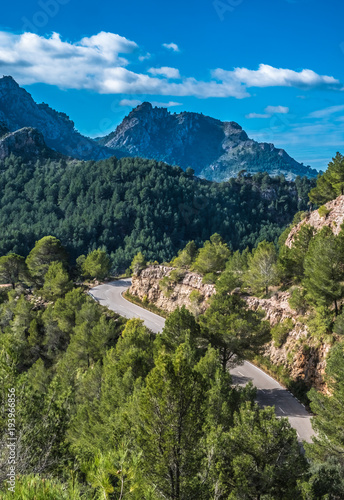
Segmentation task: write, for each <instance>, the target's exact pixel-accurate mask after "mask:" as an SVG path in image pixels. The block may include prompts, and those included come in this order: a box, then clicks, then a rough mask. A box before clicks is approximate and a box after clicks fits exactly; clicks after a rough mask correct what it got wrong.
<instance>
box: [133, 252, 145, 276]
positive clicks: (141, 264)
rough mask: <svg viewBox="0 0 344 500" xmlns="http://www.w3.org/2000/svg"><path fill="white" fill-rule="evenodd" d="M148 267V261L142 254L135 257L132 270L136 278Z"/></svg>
mask: <svg viewBox="0 0 344 500" xmlns="http://www.w3.org/2000/svg"><path fill="white" fill-rule="evenodd" d="M146 266H147V262H146V259H145V257H144V255H143V253H142V252H139V253H137V254H136V255H135V257H134V258H133V261H132V263H131V266H130V268H131V270H132V272H133V274H134V275H135V276H138V275H139V274H140V273H141V271H142V270H143V269H145V267H146Z"/></svg>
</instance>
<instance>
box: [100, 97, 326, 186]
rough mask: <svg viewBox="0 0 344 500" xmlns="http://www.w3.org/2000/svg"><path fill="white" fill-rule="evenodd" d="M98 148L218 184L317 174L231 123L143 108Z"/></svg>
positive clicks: (197, 114) (137, 110)
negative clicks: (241, 176) (243, 174)
mask: <svg viewBox="0 0 344 500" xmlns="http://www.w3.org/2000/svg"><path fill="white" fill-rule="evenodd" d="M98 142H99V144H101V145H104V146H107V147H110V148H114V149H116V150H119V151H121V153H122V154H123V155H129V156H142V157H145V158H150V159H155V160H159V161H165V162H166V163H169V164H171V165H179V166H180V167H182V168H183V169H186V168H187V167H192V168H193V169H194V170H195V173H196V175H199V176H201V177H205V178H207V179H209V180H215V181H222V180H227V179H228V178H230V177H233V176H235V175H236V174H237V173H238V172H239V171H241V170H243V169H245V170H247V172H249V173H255V172H262V171H266V172H268V173H269V174H270V175H278V174H284V175H285V176H286V177H287V178H288V179H293V178H295V177H296V176H297V175H301V176H304V175H306V176H308V177H316V176H317V174H318V172H317V171H316V170H314V169H312V168H310V167H306V166H304V165H302V164H300V163H298V162H297V161H295V160H294V159H293V158H291V157H290V156H289V155H288V154H287V153H286V152H285V151H284V150H283V149H277V148H275V147H274V145H273V144H267V143H258V142H256V141H254V140H252V139H249V137H248V136H247V134H246V132H245V131H244V130H243V129H242V127H241V126H240V125H238V124H237V123H236V122H222V121H220V120H217V119H215V118H211V117H209V116H205V115H203V114H199V113H190V112H182V113H179V114H176V113H173V114H172V113H170V112H169V111H168V110H167V109H166V108H158V107H154V108H153V107H152V105H151V104H150V103H148V102H144V103H143V104H141V105H139V106H137V107H136V108H135V109H133V110H132V111H131V112H130V113H129V115H128V116H127V117H126V118H124V120H123V121H122V123H121V124H120V125H119V126H118V127H117V128H116V130H115V131H114V132H112V133H111V134H109V135H108V136H106V137H103V138H100V139H98Z"/></svg>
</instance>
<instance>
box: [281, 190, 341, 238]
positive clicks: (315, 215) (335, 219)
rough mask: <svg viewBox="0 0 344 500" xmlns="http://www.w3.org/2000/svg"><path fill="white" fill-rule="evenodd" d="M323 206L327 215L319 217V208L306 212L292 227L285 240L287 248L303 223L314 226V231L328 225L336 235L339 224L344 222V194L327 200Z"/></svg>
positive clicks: (339, 227)
mask: <svg viewBox="0 0 344 500" xmlns="http://www.w3.org/2000/svg"><path fill="white" fill-rule="evenodd" d="M325 207H326V209H327V212H328V213H327V215H324V216H323V217H321V216H320V214H319V210H314V211H313V212H308V213H307V214H306V215H305V218H304V219H303V220H302V221H301V222H299V224H297V225H296V226H294V227H293V228H292V230H291V231H290V233H289V236H288V238H287V239H286V242H285V244H286V245H287V246H288V247H289V248H290V247H291V246H292V244H293V241H294V238H295V236H296V235H297V233H298V232H299V230H300V227H301V226H303V225H305V224H308V225H309V226H312V227H314V229H315V230H316V231H319V230H320V229H322V228H323V227H325V226H328V227H330V228H331V229H332V231H333V232H334V234H336V235H337V234H338V233H339V231H340V229H341V225H342V224H343V222H344V196H338V198H336V199H335V200H332V201H329V202H328V203H326V204H325Z"/></svg>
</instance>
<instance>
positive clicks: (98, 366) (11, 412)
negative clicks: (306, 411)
mask: <svg viewBox="0 0 344 500" xmlns="http://www.w3.org/2000/svg"><path fill="white" fill-rule="evenodd" d="M12 258H14V257H13V256H12ZM17 260H18V259H17ZM26 264H27V268H26V267H25V264H24V262H22V271H23V272H24V270H25V273H26V275H25V281H26V283H27V284H30V285H31V291H30V290H28V289H25V288H23V287H22V286H20V285H17V288H16V289H15V290H11V291H9V292H8V291H4V292H3V293H2V294H1V305H0V442H1V451H0V481H1V486H0V496H1V498H4V499H10V498H11V499H15V500H23V499H24V498H26V499H28V500H71V499H73V500H81V499H90V500H92V499H93V500H100V499H103V500H114V499H116V500H120V499H122V498H125V497H126V498H131V499H132V500H144V499H146V500H160V499H170V500H182V499H185V500H187V499H191V498H197V499H204V500H210V499H212V498H214V497H215V498H217V499H219V500H220V499H223V500H225V499H227V498H233V499H236V498H264V496H265V497H266V498H281V499H287V498H290V499H293V498H295V497H296V496H297V495H300V494H301V491H302V490H303V489H304V487H305V486H307V478H308V476H309V472H308V470H307V469H308V467H307V462H306V461H305V460H304V458H303V457H302V454H301V451H300V448H299V446H298V443H297V436H296V431H295V430H293V429H292V428H291V427H290V425H289V423H288V421H287V419H285V418H282V419H278V418H277V417H275V415H274V410H273V409H272V408H267V409H259V407H258V406H257V405H256V404H254V394H255V391H254V389H253V388H252V386H250V385H248V386H247V387H246V388H238V387H235V386H232V385H231V378H230V375H229V373H228V372H227V371H226V367H225V364H224V363H223V359H224V358H223V352H224V351H223V349H222V348H221V346H220V348H218V346H217V339H216V338H215V337H213V335H212V332H211V330H210V329H208V324H207V323H205V324H204V325H203V324H202V323H198V322H197V321H196V320H195V318H194V316H193V315H192V314H191V313H189V312H188V311H187V310H186V309H185V308H182V309H179V310H177V311H176V312H175V313H173V314H172V315H171V316H170V317H169V318H168V320H167V321H166V326H165V328H164V331H163V333H162V334H161V335H158V336H157V337H156V338H154V336H153V335H152V333H151V332H150V331H149V330H147V328H145V327H144V326H143V324H142V322H141V321H140V320H138V319H133V320H130V321H126V320H123V319H121V318H119V317H118V316H117V315H116V314H114V313H112V312H109V311H108V310H106V309H105V308H102V307H101V306H99V305H98V304H97V303H96V302H93V301H92V300H91V299H90V297H88V296H87V295H86V294H85V293H83V290H82V289H80V288H73V286H72V283H71V281H70V278H69V276H68V272H67V270H66V256H65V253H64V251H63V248H62V247H61V245H60V243H59V242H58V241H57V240H54V239H52V238H45V239H43V240H42V241H41V242H39V243H37V245H36V246H35V248H34V249H32V251H31V252H30V256H29V258H28V259H27V260H26ZM22 281H23V279H22ZM217 306H218V307H228V306H229V307H233V308H234V309H235V315H236V318H237V319H236V321H240V322H241V333H242V334H243V335H245V336H246V338H248V339H250V340H251V341H252V342H253V343H254V346H255V347H254V350H255V351H257V350H259V347H260V346H261V345H262V343H263V342H265V341H266V339H267V338H269V327H268V325H267V323H266V322H264V321H261V316H262V315H261V314H260V313H254V312H250V311H246V310H245V307H244V304H243V303H242V301H240V299H238V298H236V297H234V298H233V297H232V298H226V294H223V295H221V294H219V295H218V300H217ZM206 319H207V320H209V319H210V317H209V315H208V316H207V318H206ZM214 319H216V314H215V315H214ZM244 332H245V333H244ZM244 351H245V352H248V350H247V346H246V347H245V343H238V344H237V348H236V352H237V353H238V354H239V353H242V352H244ZM9 436H15V448H16V454H15V457H16V460H15V467H14V470H15V478H13V474H12V473H11V471H12V469H9V465H8V463H9V462H8V460H10V457H11V452H12V450H11V448H9V447H8V446H7V444H8V442H9ZM10 444H11V446H12V441H10ZM253 471H254V473H253ZM8 476H9V477H8ZM5 479H7V481H4V480H5ZM298 481H300V484H298ZM301 483H304V484H305V486H304V485H302V484H301ZM243 495H244V496H243ZM307 498H309V497H307Z"/></svg>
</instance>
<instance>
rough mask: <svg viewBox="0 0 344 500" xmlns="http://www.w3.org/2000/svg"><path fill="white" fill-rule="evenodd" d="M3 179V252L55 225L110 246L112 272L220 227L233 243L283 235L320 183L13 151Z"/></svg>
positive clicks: (24, 246)
mask: <svg viewBox="0 0 344 500" xmlns="http://www.w3.org/2000/svg"><path fill="white" fill-rule="evenodd" d="M0 180H1V183H0V225H1V229H2V230H1V234H0V254H6V253H8V252H11V251H13V252H16V253H18V254H21V255H27V254H28V252H29V250H30V248H31V247H33V245H34V244H35V241H36V240H38V239H39V238H41V237H43V236H45V235H47V234H53V235H54V236H56V237H58V238H59V239H60V240H61V242H62V244H63V245H64V246H65V247H66V248H67V250H68V252H69V253H70V254H71V256H72V257H73V258H74V259H75V258H77V257H78V256H79V255H81V254H87V253H89V252H90V251H91V250H94V249H96V248H98V247H103V248H104V249H105V250H106V251H107V252H108V253H109V254H110V256H111V260H112V266H113V270H114V271H115V272H118V271H122V270H124V269H125V268H126V267H127V266H128V265H129V263H130V262H131V260H132V258H133V256H134V255H135V254H136V253H137V252H138V251H142V252H144V253H145V255H146V257H147V258H148V259H150V260H155V259H158V260H159V261H165V260H170V259H171V258H172V256H173V255H175V254H176V253H177V251H178V250H179V249H181V248H183V247H184V246H185V244H186V243H187V241H189V240H195V241H196V243H197V244H199V245H201V244H202V243H203V242H204V241H205V240H207V239H208V238H209V237H210V236H211V234H213V233H215V232H218V233H220V234H221V235H222V236H223V238H224V240H225V241H226V242H227V243H228V245H229V247H230V248H232V249H233V250H237V249H244V248H245V247H246V246H250V247H252V246H254V245H256V244H257V243H258V242H259V241H261V240H264V239H268V240H271V241H277V238H278V236H279V235H280V233H281V231H282V230H283V229H284V227H285V226H286V225H287V224H289V223H290V222H291V220H292V218H293V215H294V214H295V213H296V212H297V211H298V210H305V209H307V201H308V198H307V193H308V192H309V190H310V189H311V187H313V186H314V183H315V181H312V180H309V179H307V178H302V179H301V178H297V179H296V181H295V182H289V181H286V180H285V178H284V177H283V176H280V177H275V178H271V177H269V176H268V175H267V174H264V173H258V174H255V175H254V176H249V175H247V176H245V175H244V174H243V173H242V174H240V175H238V177H237V178H233V179H230V180H229V181H228V182H224V183H220V184H218V183H212V182H209V181H205V180H200V179H198V178H196V177H194V176H193V172H192V170H191V169H189V170H187V171H186V172H183V171H182V169H181V168H179V167H170V166H168V165H166V164H164V163H161V162H159V163H158V162H155V161H153V160H143V159H139V158H125V159H121V160H117V159H116V158H110V159H107V160H102V161H99V162H93V161H89V162H79V161H76V160H71V161H67V160H64V159H62V160H60V161H54V160H37V162H36V163H35V164H30V163H27V162H25V161H23V160H21V159H20V158H18V157H15V156H13V155H12V156H10V157H9V158H7V159H6V160H4V161H2V162H0Z"/></svg>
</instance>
